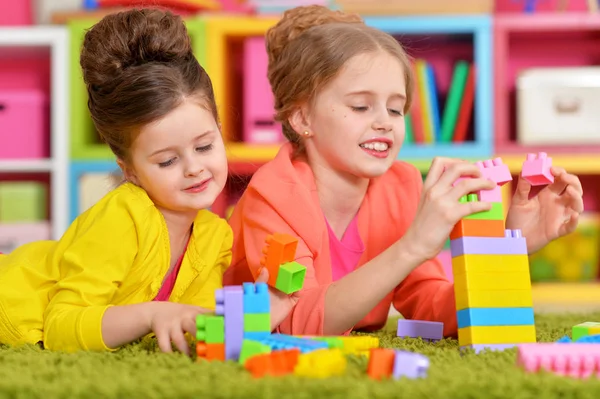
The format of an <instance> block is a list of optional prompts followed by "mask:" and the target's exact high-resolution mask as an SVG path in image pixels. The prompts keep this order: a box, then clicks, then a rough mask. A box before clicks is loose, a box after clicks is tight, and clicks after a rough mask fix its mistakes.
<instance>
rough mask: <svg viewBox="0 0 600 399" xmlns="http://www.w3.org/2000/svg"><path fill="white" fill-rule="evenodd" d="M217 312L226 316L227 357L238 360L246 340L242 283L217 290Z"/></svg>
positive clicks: (227, 358)
mask: <svg viewBox="0 0 600 399" xmlns="http://www.w3.org/2000/svg"><path fill="white" fill-rule="evenodd" d="M215 301H216V303H217V306H216V308H215V313H216V314H217V315H222V316H225V359H226V360H235V361H237V360H238V359H239V357H240V351H241V349H242V341H243V340H244V290H243V289H242V286H241V285H233V286H227V287H224V288H223V289H219V290H216V291H215Z"/></svg>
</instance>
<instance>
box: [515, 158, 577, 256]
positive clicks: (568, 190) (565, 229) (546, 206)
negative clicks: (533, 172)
mask: <svg viewBox="0 0 600 399" xmlns="http://www.w3.org/2000/svg"><path fill="white" fill-rule="evenodd" d="M551 172H552V175H554V183H552V184H550V185H548V186H546V187H543V188H542V189H541V190H540V191H539V193H538V194H537V195H534V196H532V195H531V194H532V191H534V189H536V187H533V188H532V186H531V184H529V182H527V180H525V179H523V178H521V177H520V176H519V181H518V183H517V188H516V190H515V194H514V196H513V198H512V201H511V204H510V208H509V210H508V214H507V216H506V228H507V229H521V233H522V234H523V237H525V238H526V239H527V250H528V252H529V253H530V254H532V253H534V252H536V251H538V250H540V249H542V248H543V247H544V246H546V245H547V244H548V243H549V242H550V241H552V240H555V239H557V238H559V237H562V236H564V235H567V234H569V233H572V232H573V231H575V229H576V228H577V224H578V222H579V215H580V214H581V213H582V212H583V188H582V187H581V182H580V181H579V178H578V177H577V176H575V175H572V174H569V173H567V172H566V171H565V170H564V169H563V168H558V167H552V169H551Z"/></svg>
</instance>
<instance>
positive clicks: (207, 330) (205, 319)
mask: <svg viewBox="0 0 600 399" xmlns="http://www.w3.org/2000/svg"><path fill="white" fill-rule="evenodd" d="M196 328H197V330H196V339H197V340H198V341H203V342H206V343H207V344H223V343H225V320H224V318H223V316H210V315H205V314H201V315H198V316H197V317H196Z"/></svg>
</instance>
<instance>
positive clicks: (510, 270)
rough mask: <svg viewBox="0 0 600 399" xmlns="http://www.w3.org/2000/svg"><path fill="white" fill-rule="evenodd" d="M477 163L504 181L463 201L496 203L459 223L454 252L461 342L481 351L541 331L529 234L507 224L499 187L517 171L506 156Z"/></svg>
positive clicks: (452, 243) (528, 340)
mask: <svg viewBox="0 0 600 399" xmlns="http://www.w3.org/2000/svg"><path fill="white" fill-rule="evenodd" d="M476 165H477V166H479V168H480V170H481V172H482V175H483V177H485V178H488V179H492V180H494V181H495V182H496V183H497V184H498V186H497V187H496V188H495V189H493V190H489V191H487V192H486V191H482V192H479V193H472V194H469V195H468V196H465V197H463V198H462V199H461V201H488V202H492V209H491V210H489V211H485V212H480V213H477V214H474V215H470V216H468V217H466V218H464V219H463V220H461V221H460V222H459V223H457V225H456V226H455V228H454V229H453V231H452V232H451V234H450V238H451V241H450V251H451V254H452V272H453V276H454V290H455V296H456V309H457V321H458V342H459V346H460V347H461V348H465V347H471V348H473V349H474V350H475V351H476V352H479V351H481V350H483V349H492V350H503V349H505V348H509V347H514V346H515V345H517V344H520V343H532V342H536V334H535V324H534V314H533V299H532V293H531V280H530V273H529V258H528V254H527V243H526V239H525V237H522V236H521V231H520V230H506V229H505V221H504V211H503V209H502V196H501V193H500V190H499V186H501V185H503V184H506V183H507V182H509V181H511V180H512V176H511V174H510V171H509V169H508V166H507V165H506V164H504V163H503V162H502V160H501V159H500V158H496V159H494V160H487V161H484V162H477V163H476ZM455 184H456V183H455Z"/></svg>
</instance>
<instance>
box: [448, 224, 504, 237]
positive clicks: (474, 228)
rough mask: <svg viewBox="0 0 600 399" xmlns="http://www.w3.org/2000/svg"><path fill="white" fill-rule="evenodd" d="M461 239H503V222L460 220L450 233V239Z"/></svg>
mask: <svg viewBox="0 0 600 399" xmlns="http://www.w3.org/2000/svg"><path fill="white" fill-rule="evenodd" d="M461 237H504V220H481V219H462V220H460V221H459V222H458V223H456V225H454V228H453V229H452V231H451V232H450V239H451V240H455V239H457V238H461Z"/></svg>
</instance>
